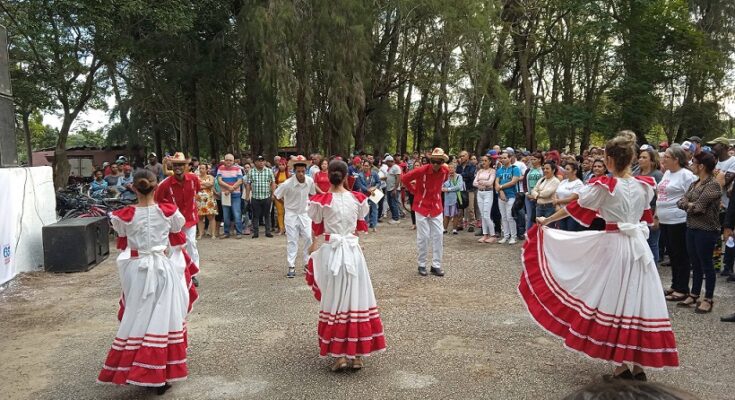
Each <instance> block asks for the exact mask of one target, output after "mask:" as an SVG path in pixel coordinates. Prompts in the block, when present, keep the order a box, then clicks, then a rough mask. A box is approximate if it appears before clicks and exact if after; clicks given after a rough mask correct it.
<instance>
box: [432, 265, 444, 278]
mask: <svg viewBox="0 0 735 400" xmlns="http://www.w3.org/2000/svg"><path fill="white" fill-rule="evenodd" d="M431 274H432V275H436V276H444V271H443V270H442V269H441V268H433V267H432V268H431Z"/></svg>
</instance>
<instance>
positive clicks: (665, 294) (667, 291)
mask: <svg viewBox="0 0 735 400" xmlns="http://www.w3.org/2000/svg"><path fill="white" fill-rule="evenodd" d="M674 292H675V290H674V289H666V290H664V296H668V295H670V294H672V293H674Z"/></svg>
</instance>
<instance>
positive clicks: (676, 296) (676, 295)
mask: <svg viewBox="0 0 735 400" xmlns="http://www.w3.org/2000/svg"><path fill="white" fill-rule="evenodd" d="M687 297H689V295H688V294H683V293H677V292H674V293H671V294H670V295H667V296H666V301H683V300H684V299H686V298H687Z"/></svg>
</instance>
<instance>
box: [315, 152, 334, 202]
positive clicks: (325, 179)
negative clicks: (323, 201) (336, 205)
mask: <svg viewBox="0 0 735 400" xmlns="http://www.w3.org/2000/svg"><path fill="white" fill-rule="evenodd" d="M328 168H329V160H327V159H326V158H325V159H322V160H320V161H319V172H317V173H315V174H314V175H313V176H312V177H313V178H314V184H315V185H316V192H317V193H320V194H321V193H327V192H328V191H329V186H330V184H329V173H328V172H327V169H328Z"/></svg>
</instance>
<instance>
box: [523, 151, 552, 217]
mask: <svg viewBox="0 0 735 400" xmlns="http://www.w3.org/2000/svg"><path fill="white" fill-rule="evenodd" d="M542 171H543V174H544V175H543V177H542V178H541V179H540V180H539V181H538V182H537V183H536V185H534V187H533V190H531V193H529V194H528V196H529V197H531V198H532V199H533V201H534V203H535V204H536V212H535V214H536V216H537V217H550V216H551V215H552V214H554V212H555V211H556V209H555V208H554V196H555V195H556V189H557V188H558V187H559V178H557V177H556V175H555V174H554V173H555V172H556V163H555V162H554V161H551V160H546V161H545V162H544V166H543V169H542ZM535 221H536V220H535V219H534V222H535Z"/></svg>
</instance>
